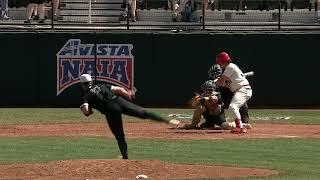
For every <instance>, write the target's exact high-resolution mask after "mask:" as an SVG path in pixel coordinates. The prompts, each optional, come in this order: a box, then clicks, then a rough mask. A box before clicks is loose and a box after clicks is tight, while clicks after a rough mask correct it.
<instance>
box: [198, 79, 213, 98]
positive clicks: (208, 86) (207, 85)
mask: <svg viewBox="0 0 320 180" xmlns="http://www.w3.org/2000/svg"><path fill="white" fill-rule="evenodd" d="M215 90H216V84H215V83H214V81H213V80H208V81H206V82H204V83H203V84H202V85H201V91H202V93H203V94H205V95H211V94H212V93H213V92H215Z"/></svg>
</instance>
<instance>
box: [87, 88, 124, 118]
mask: <svg viewBox="0 0 320 180" xmlns="http://www.w3.org/2000/svg"><path fill="white" fill-rule="evenodd" d="M111 86H112V85H111V84H97V85H93V86H91V88H89V89H88V90H87V91H83V92H82V95H81V104H83V103H88V104H89V106H90V107H92V108H94V109H97V110H98V111H100V112H101V113H102V114H105V113H106V111H107V109H109V107H110V106H111V105H112V104H111V103H112V101H113V100H114V99H116V98H117V97H118V96H116V95H115V94H114V93H113V92H112V91H111Z"/></svg>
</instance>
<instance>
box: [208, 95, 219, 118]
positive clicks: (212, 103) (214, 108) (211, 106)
mask: <svg viewBox="0 0 320 180" xmlns="http://www.w3.org/2000/svg"><path fill="white" fill-rule="evenodd" d="M204 105H205V106H206V107H207V110H208V111H209V114H211V115H218V114H220V113H221V110H222V104H219V103H218V99H217V98H213V96H210V97H209V98H206V100H205V101H204Z"/></svg>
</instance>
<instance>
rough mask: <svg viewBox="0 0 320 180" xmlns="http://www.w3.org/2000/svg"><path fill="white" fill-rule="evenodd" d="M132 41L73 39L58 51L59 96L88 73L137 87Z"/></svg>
mask: <svg viewBox="0 0 320 180" xmlns="http://www.w3.org/2000/svg"><path fill="white" fill-rule="evenodd" d="M132 49H133V45H132V44H97V45H96V48H95V45H94V44H81V40H80V39H70V40H69V41H67V42H66V44H65V45H64V46H63V47H62V48H61V49H60V51H59V52H58V53H57V96H58V95H59V94H60V93H61V92H63V91H64V90H65V89H67V88H68V87H69V86H71V85H73V84H76V83H78V82H80V79H79V76H80V75H81V74H84V73H87V74H91V76H92V78H93V79H94V77H95V71H96V75H97V80H98V81H104V82H109V83H112V84H115V85H118V86H121V87H124V88H125V89H133V87H134V86H133V70H134V68H133V56H132V53H131V51H132Z"/></svg>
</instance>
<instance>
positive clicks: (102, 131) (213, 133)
mask: <svg viewBox="0 0 320 180" xmlns="http://www.w3.org/2000/svg"><path fill="white" fill-rule="evenodd" d="M124 129H125V133H126V136H127V138H152V139H154V138H159V139H225V138H304V137H314V138H320V125H292V124H253V129H252V130H249V131H248V133H246V134H241V135H235V134H231V133H230V132H229V131H221V130H178V129H174V128H171V127H170V126H168V125H167V124H160V123H153V122H139V123H125V124H124ZM4 136H106V137H113V135H112V134H111V132H110V130H109V128H108V127H107V124H105V123H81V124H45V125H3V126H0V137H4Z"/></svg>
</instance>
